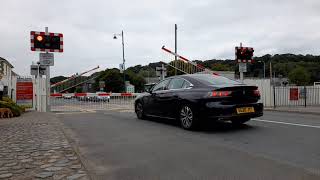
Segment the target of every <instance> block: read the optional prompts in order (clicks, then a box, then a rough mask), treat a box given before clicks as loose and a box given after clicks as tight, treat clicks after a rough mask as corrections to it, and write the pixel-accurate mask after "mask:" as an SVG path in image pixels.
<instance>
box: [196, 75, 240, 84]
mask: <svg viewBox="0 0 320 180" xmlns="http://www.w3.org/2000/svg"><path fill="white" fill-rule="evenodd" d="M192 77H193V78H194V79H196V80H198V81H200V82H202V83H204V84H206V85H224V84H230V85H238V84H241V83H240V82H238V81H235V80H232V79H229V78H226V77H223V76H217V75H211V74H199V75H193V76H192Z"/></svg>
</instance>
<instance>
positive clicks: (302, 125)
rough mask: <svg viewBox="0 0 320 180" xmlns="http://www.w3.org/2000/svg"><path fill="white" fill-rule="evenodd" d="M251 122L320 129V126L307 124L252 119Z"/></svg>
mask: <svg viewBox="0 0 320 180" xmlns="http://www.w3.org/2000/svg"><path fill="white" fill-rule="evenodd" d="M251 120H252V121H260V122H268V123H276V124H285V125H291V126H301V127H310V128H318V129H320V126H313V125H307V124H297V123H288V122H282V121H271V120H265V119H251Z"/></svg>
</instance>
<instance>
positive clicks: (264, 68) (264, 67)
mask: <svg viewBox="0 0 320 180" xmlns="http://www.w3.org/2000/svg"><path fill="white" fill-rule="evenodd" d="M258 62H259V63H263V78H266V63H265V62H264V61H258Z"/></svg>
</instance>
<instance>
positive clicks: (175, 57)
mask: <svg viewBox="0 0 320 180" xmlns="http://www.w3.org/2000/svg"><path fill="white" fill-rule="evenodd" d="M177 29H178V26H177V24H174V52H175V53H176V54H177ZM174 63H175V67H177V56H174ZM174 69H175V70H174V74H175V75H177V69H176V68H174Z"/></svg>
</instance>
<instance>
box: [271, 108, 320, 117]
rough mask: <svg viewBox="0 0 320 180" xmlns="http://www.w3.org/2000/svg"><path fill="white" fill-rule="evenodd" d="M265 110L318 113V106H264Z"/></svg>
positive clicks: (319, 112) (319, 109)
mask: <svg viewBox="0 0 320 180" xmlns="http://www.w3.org/2000/svg"><path fill="white" fill-rule="evenodd" d="M265 110H266V111H280V112H296V113H303V114H318V115H320V106H307V107H304V106H290V107H276V108H265Z"/></svg>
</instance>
